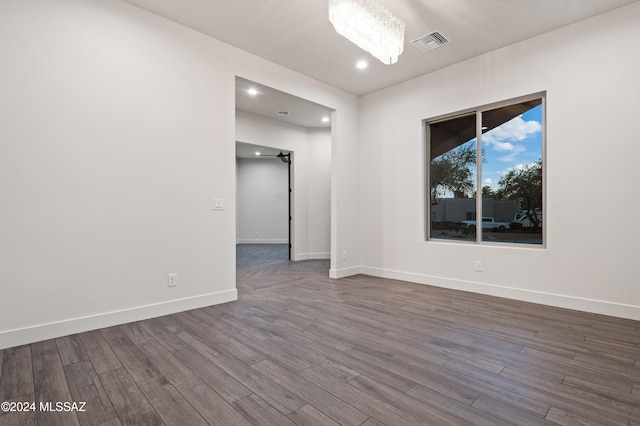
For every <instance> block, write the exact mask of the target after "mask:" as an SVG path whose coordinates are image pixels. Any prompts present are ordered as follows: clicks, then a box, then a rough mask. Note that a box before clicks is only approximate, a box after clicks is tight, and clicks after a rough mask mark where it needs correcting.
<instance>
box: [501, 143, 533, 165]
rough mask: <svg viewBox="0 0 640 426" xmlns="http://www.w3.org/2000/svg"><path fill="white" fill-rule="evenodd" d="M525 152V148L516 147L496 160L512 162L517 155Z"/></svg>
mask: <svg viewBox="0 0 640 426" xmlns="http://www.w3.org/2000/svg"><path fill="white" fill-rule="evenodd" d="M526 150H527V148H525V147H524V146H522V145H516V146H514V147H513V150H512V151H511V152H509V153H508V154H507V155H503V156H502V157H500V158H498V160H500V161H505V162H507V161H508V162H511V161H513V160H515V159H516V157H518V155H520V154H521V153H523V152H525V151H526Z"/></svg>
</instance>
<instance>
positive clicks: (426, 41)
mask: <svg viewBox="0 0 640 426" xmlns="http://www.w3.org/2000/svg"><path fill="white" fill-rule="evenodd" d="M446 43H449V39H448V38H447V36H445V35H444V34H442V33H441V32H440V31H434V32H432V33H429V34H427V35H423V36H422V37H418V38H417V39H415V40H412V41H411V44H413V45H414V46H415V47H417V48H418V49H420V51H421V52H422V53H425V52H428V51H429V50H433V49H437V48H438V47H440V46H442V45H443V44H446Z"/></svg>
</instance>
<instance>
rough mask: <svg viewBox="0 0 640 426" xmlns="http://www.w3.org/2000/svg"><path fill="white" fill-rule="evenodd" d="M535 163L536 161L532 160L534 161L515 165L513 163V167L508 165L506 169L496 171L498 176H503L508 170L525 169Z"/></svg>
mask: <svg viewBox="0 0 640 426" xmlns="http://www.w3.org/2000/svg"><path fill="white" fill-rule="evenodd" d="M536 164H537V163H535V162H534V163H527V164H516V165H515V166H513V167H509V168H507V169H504V170H501V171H498V172H497V173H498V174H499V175H500V176H505V175H506V174H507V173H509V172H510V171H513V170H515V171H522V170H526V169H528V168H530V167H533V166H535V165H536Z"/></svg>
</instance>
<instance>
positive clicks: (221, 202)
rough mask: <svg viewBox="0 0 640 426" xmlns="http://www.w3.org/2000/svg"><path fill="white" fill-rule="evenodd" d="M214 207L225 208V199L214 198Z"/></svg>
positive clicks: (217, 208)
mask: <svg viewBox="0 0 640 426" xmlns="http://www.w3.org/2000/svg"><path fill="white" fill-rule="evenodd" d="M213 209H214V210H224V200H223V199H222V198H214V199H213Z"/></svg>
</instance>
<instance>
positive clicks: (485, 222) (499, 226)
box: [462, 217, 511, 232]
mask: <svg viewBox="0 0 640 426" xmlns="http://www.w3.org/2000/svg"><path fill="white" fill-rule="evenodd" d="M510 226H511V224H510V223H509V222H496V221H495V220H494V219H493V218H492V217H483V218H482V229H484V230H490V231H498V232H503V231H505V230H507V229H509V228H510ZM462 229H469V230H473V231H475V229H476V221H475V220H463V221H462Z"/></svg>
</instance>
